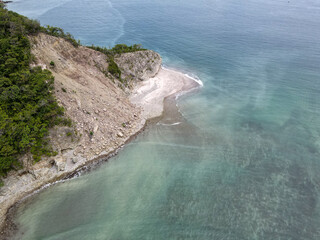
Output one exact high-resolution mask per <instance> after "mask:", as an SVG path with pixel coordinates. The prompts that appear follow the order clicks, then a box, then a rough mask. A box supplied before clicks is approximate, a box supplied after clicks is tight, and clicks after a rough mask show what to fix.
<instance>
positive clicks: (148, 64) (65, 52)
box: [0, 34, 161, 228]
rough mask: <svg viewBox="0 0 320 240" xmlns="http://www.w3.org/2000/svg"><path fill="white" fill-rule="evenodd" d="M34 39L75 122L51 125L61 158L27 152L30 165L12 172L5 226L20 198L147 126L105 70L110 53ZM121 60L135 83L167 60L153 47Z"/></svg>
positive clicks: (2, 198)
mask: <svg viewBox="0 0 320 240" xmlns="http://www.w3.org/2000/svg"><path fill="white" fill-rule="evenodd" d="M30 41H31V43H32V54H33V55H34V56H35V63H34V66H41V67H42V68H47V69H49V70H50V71H51V72H52V73H53V75H54V77H55V96H56V98H57V100H58V102H59V104H61V105H62V106H63V107H64V108H65V110H66V116H67V117H69V118H70V119H71V120H72V121H73V126H72V127H55V128H53V129H51V131H50V136H49V138H50V140H51V143H52V146H53V150H54V151H56V152H57V153H58V155H57V156H55V157H50V158H45V157H44V158H43V160H42V161H40V162H39V163H36V164H33V162H32V160H31V156H28V155H26V156H23V157H22V159H21V161H22V162H23V163H24V166H25V168H24V169H23V170H21V171H19V172H15V171H12V172H10V173H9V175H8V177H7V178H5V179H4V183H5V185H4V187H2V188H1V189H0V224H1V223H3V221H4V217H5V214H6V212H7V210H8V209H9V207H10V206H12V205H13V204H14V203H15V202H16V201H17V200H19V199H21V198H22V197H23V196H25V195H26V194H28V193H30V192H32V191H34V190H36V189H38V188H40V187H41V186H43V185H45V184H47V183H51V182H54V181H56V180H58V179H61V178H63V177H65V176H67V175H68V174H70V173H72V172H74V171H75V170H76V169H79V168H81V167H82V166H85V165H86V164H88V163H89V162H91V161H94V160H95V159H97V158H100V157H102V156H107V155H108V154H109V153H111V152H113V151H115V150H116V149H118V148H119V147H120V146H121V145H123V144H124V143H125V142H126V141H127V140H128V139H129V138H130V137H131V136H132V135H134V134H136V133H137V132H138V131H139V130H141V129H142V127H143V126H144V124H145V119H143V117H141V109H139V108H138V107H136V106H134V105H133V104H132V103H131V102H130V101H129V96H128V94H127V93H125V91H123V89H121V88H120V87H119V86H118V82H117V80H114V79H110V78H109V77H108V76H109V75H108V74H105V72H106V71H107V68H108V63H107V61H106V59H107V56H105V55H104V54H102V53H100V52H97V51H94V50H92V49H89V48H86V47H83V46H80V47H78V48H75V47H73V46H72V45H71V44H70V43H69V42H67V41H65V40H64V39H60V38H56V37H53V36H48V35H45V34H39V35H37V36H32V37H30ZM50 62H54V66H52V64H50ZM117 63H118V65H119V67H120V68H121V70H122V71H123V74H124V76H126V77H129V76H130V79H131V80H130V81H131V85H134V83H135V81H140V80H146V79H148V78H150V77H153V76H154V75H155V74H156V73H157V72H158V71H159V69H160V67H161V58H160V56H159V55H158V54H157V53H155V52H153V51H143V52H135V53H126V54H124V55H123V56H119V57H118V58H117ZM7 227H8V226H7ZM4 228H6V226H5V227H4Z"/></svg>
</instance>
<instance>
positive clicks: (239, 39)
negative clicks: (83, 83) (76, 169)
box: [10, 0, 320, 240]
mask: <svg viewBox="0 0 320 240" xmlns="http://www.w3.org/2000/svg"><path fill="white" fill-rule="evenodd" d="M10 8H12V9H14V10H17V11H18V12H20V13H22V14H26V15H28V16H31V17H35V18H37V19H39V20H40V21H41V22H42V24H50V25H56V26H60V27H63V28H64V29H66V30H67V31H69V32H71V33H72V34H73V35H74V36H75V37H76V38H78V39H80V40H81V41H82V43H85V44H89V45H90V44H92V43H93V44H99V45H104V46H112V45H113V44H114V43H127V44H133V43H142V44H143V46H144V47H146V48H150V49H154V50H156V51H158V52H159V53H160V54H161V55H162V56H163V59H164V64H165V65H166V66H169V67H173V68H176V69H180V70H181V71H183V72H185V73H189V74H194V75H196V76H198V77H199V78H200V79H201V80H202V81H203V82H204V87H203V88H202V89H201V90H200V92H198V93H196V94H194V95H192V96H188V97H182V98H180V100H179V109H180V112H181V113H182V115H183V117H184V119H185V121H182V123H181V124H176V125H168V124H161V123H160V124H156V125H154V126H152V127H150V128H148V129H147V130H146V131H145V132H143V133H142V134H141V135H140V136H139V137H138V138H137V139H136V140H135V141H133V142H132V143H130V144H129V145H128V146H126V147H125V148H124V149H123V150H122V151H121V152H120V154H119V155H117V156H116V157H114V158H112V159H111V160H110V161H109V162H108V163H106V164H104V165H102V166H101V167H100V168H99V169H97V170H95V171H93V172H90V173H89V174H86V175H84V176H81V177H79V178H77V179H73V180H71V181H67V182H65V183H63V184H57V185H56V186H54V187H52V188H49V189H47V190H45V191H43V192H42V193H41V194H38V195H36V196H34V197H32V199H31V201H29V202H28V203H26V204H24V205H23V206H22V207H21V208H20V209H19V210H18V215H17V219H16V220H17V222H18V223H19V224H20V231H19V234H18V236H17V239H50V240H51V239H120V240H122V239H227V240H233V239H272V240H273V239H285V240H287V239H315V240H316V239H320V215H319V214H320V209H319V191H320V189H319V187H320V174H319V172H320V153H319V151H320V118H319V116H320V99H319V96H320V95H319V94H320V42H319V37H320V28H319V26H320V3H318V1H316V0H308V1H289V2H288V1H276V0H269V1H262V0H248V1H245V2H244V1H241V2H239V1H236V0H224V1H222V0H185V1H180V0H171V1H168V0H162V1H160V0H155V1H145V0H131V1H128V0H117V1H115V0H112V1H106V0H91V1H88V0H77V1H74V0H69V1H67V0H66V1H58V0H50V1H40V0H24V1H16V2H15V3H13V4H11V5H10ZM163 123H164V122H163Z"/></svg>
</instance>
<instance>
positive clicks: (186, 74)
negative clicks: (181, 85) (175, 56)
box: [162, 65, 203, 87]
mask: <svg viewBox="0 0 320 240" xmlns="http://www.w3.org/2000/svg"><path fill="white" fill-rule="evenodd" d="M162 68H163V69H165V70H170V71H175V72H179V73H181V74H183V75H184V76H186V77H187V78H190V79H191V80H193V81H195V82H197V83H198V84H199V86H200V87H203V82H202V81H201V79H200V78H199V77H198V76H197V75H195V74H191V75H190V74H188V73H183V72H181V71H179V70H176V69H172V68H170V67H167V66H166V65H162Z"/></svg>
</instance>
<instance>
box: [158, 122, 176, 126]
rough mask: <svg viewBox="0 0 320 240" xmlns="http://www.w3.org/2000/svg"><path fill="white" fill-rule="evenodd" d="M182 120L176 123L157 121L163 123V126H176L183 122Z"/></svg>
mask: <svg viewBox="0 0 320 240" xmlns="http://www.w3.org/2000/svg"><path fill="white" fill-rule="evenodd" d="M181 123H182V122H176V123H171V124H166V123H157V125H162V126H176V125H179V124H181Z"/></svg>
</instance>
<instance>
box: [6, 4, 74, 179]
mask: <svg viewBox="0 0 320 240" xmlns="http://www.w3.org/2000/svg"><path fill="white" fill-rule="evenodd" d="M44 29H48V30H46V31H52V28H44V27H41V26H40V24H39V22H38V21H36V20H30V19H28V18H26V17H24V16H21V15H19V14H17V13H15V12H12V11H8V10H7V9H5V8H4V7H3V6H0V176H4V175H5V174H6V173H7V172H8V171H9V170H10V169H13V168H17V167H19V161H18V158H19V156H20V155H22V154H26V153H31V154H32V156H33V159H34V160H35V161H38V160H39V159H40V157H41V156H42V155H44V154H45V155H52V154H53V152H52V150H51V148H50V146H49V144H48V141H47V140H46V136H47V135H48V129H49V128H50V127H52V126H54V125H56V124H60V123H62V122H66V120H65V118H63V114H64V109H63V108H62V107H60V106H59V105H58V103H57V101H56V99H55V97H54V95H53V90H54V85H53V83H54V78H53V76H52V74H51V72H50V71H48V70H42V69H41V68H40V67H35V68H30V62H31V59H32V56H31V48H30V42H29V39H28V37H27V35H29V34H36V33H39V32H40V31H44ZM62 33H63V32H62ZM62 33H61V32H59V33H58V35H59V34H62ZM63 34H64V33H63ZM66 36H67V37H68V35H66ZM69 37H70V36H69ZM70 38H71V37H70Z"/></svg>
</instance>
